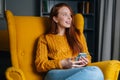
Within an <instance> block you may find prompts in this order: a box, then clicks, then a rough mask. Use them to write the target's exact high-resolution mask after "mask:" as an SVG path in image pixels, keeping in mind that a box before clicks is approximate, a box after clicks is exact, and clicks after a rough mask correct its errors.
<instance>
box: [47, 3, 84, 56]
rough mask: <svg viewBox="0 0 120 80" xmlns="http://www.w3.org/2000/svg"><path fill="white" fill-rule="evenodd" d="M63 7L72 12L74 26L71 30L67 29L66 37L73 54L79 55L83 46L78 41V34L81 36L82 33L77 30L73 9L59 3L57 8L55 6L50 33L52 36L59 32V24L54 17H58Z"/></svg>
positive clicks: (52, 10)
mask: <svg viewBox="0 0 120 80" xmlns="http://www.w3.org/2000/svg"><path fill="white" fill-rule="evenodd" d="M61 7H67V8H68V9H69V10H70V12H71V17H72V24H71V27H70V28H66V32H65V34H66V37H67V41H68V44H69V46H70V48H71V49H72V50H73V54H74V53H79V52H81V51H82V45H81V43H80V42H79V41H78V39H77V34H80V32H79V31H78V30H77V29H76V27H75V26H74V18H73V16H74V13H73V11H72V9H71V7H70V6H69V5H67V4H65V3H59V4H56V5H55V6H53V8H52V9H51V12H50V24H51V25H50V29H49V32H48V33H51V34H57V33H58V32H57V31H58V30H57V29H58V28H57V24H56V23H55V22H54V20H53V17H54V16H56V17H57V15H58V11H59V9H60V8H61Z"/></svg>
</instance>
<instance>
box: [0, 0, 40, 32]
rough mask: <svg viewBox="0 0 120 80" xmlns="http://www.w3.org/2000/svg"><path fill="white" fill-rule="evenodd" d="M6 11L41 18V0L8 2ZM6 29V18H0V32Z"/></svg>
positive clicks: (7, 0)
mask: <svg viewBox="0 0 120 80" xmlns="http://www.w3.org/2000/svg"><path fill="white" fill-rule="evenodd" d="M6 10H11V11H12V12H13V13H14V14H15V15H22V16H39V15H40V0H6ZM6 28H7V25H6V20H5V18H0V30H3V29H6Z"/></svg>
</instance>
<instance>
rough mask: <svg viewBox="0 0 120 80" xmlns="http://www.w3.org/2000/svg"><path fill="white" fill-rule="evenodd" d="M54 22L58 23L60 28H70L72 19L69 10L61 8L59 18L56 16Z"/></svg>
mask: <svg viewBox="0 0 120 80" xmlns="http://www.w3.org/2000/svg"><path fill="white" fill-rule="evenodd" d="M53 20H54V21H55V22H56V23H57V26H58V27H59V28H70V26H71V22H72V17H71V12H70V10H69V8H67V7H65V6H64V7H61V8H60V9H59V10H58V16H54V17H53Z"/></svg>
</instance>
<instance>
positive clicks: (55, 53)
mask: <svg viewBox="0 0 120 80" xmlns="http://www.w3.org/2000/svg"><path fill="white" fill-rule="evenodd" d="M73 16H74V15H73V11H72V9H71V8H70V7H69V6H68V5H67V4H65V3H59V4H56V5H55V6H54V7H53V8H52V9H51V12H50V21H51V22H50V23H51V26H50V29H49V31H48V32H47V33H46V34H44V35H41V36H40V38H39V42H38V46H37V54H36V60H35V65H36V68H37V71H38V72H46V76H45V80H104V77H103V74H102V72H101V70H100V69H99V68H98V67H96V66H87V65H88V64H89V63H90V62H91V56H90V54H89V52H88V49H87V45H86V42H85V41H84V42H82V41H81V36H83V35H82V34H81V33H80V31H79V30H77V29H76V27H75V26H74V19H73ZM83 44H84V45H85V46H84V47H83ZM83 52H84V53H86V54H87V57H81V58H80V59H78V61H72V59H73V58H76V57H77V56H78V54H79V53H83Z"/></svg>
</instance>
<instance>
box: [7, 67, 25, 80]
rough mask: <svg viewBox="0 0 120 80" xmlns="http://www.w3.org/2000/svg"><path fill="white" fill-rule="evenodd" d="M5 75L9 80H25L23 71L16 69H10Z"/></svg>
mask: <svg viewBox="0 0 120 80" xmlns="http://www.w3.org/2000/svg"><path fill="white" fill-rule="evenodd" d="M5 75H6V78H7V80H25V77H24V74H23V72H22V70H20V69H18V68H15V67H9V68H8V69H7V70H6V73H5Z"/></svg>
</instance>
